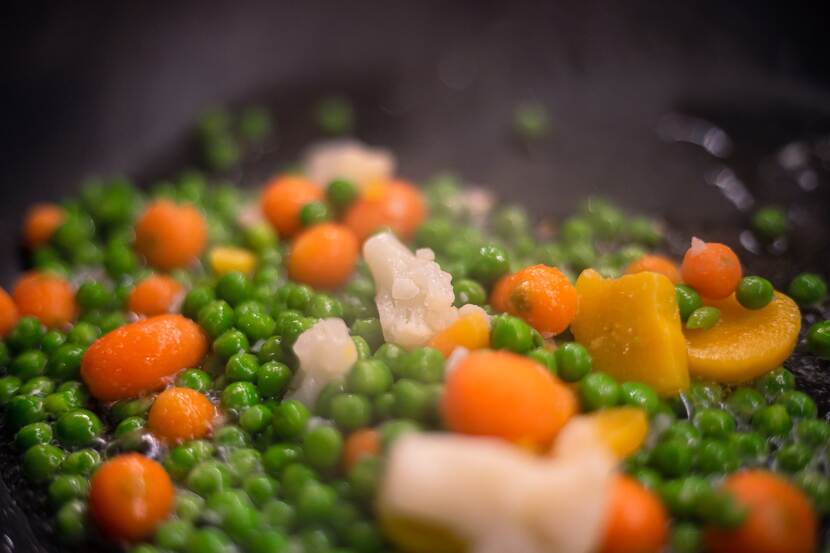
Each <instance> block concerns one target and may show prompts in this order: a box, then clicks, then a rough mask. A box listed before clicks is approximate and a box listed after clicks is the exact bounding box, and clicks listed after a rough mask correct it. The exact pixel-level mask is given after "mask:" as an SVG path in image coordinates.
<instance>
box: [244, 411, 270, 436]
mask: <svg viewBox="0 0 830 553" xmlns="http://www.w3.org/2000/svg"><path fill="white" fill-rule="evenodd" d="M272 417H273V414H272V413H271V410H270V409H269V408H268V407H266V406H265V405H262V404H259V405H253V406H251V407H248V408H247V409H245V410H244V411H243V412H242V414H241V415H240V416H239V425H240V426H241V427H242V428H243V429H244V430H246V431H247V432H251V433H253V434H255V433H257V432H262V431H263V430H265V428H266V427H268V426H269V425H270V424H271V419H272Z"/></svg>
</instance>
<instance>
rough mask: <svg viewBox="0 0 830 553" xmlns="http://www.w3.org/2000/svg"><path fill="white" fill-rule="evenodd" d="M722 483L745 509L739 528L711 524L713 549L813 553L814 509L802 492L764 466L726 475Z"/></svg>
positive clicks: (725, 552) (716, 552)
mask: <svg viewBox="0 0 830 553" xmlns="http://www.w3.org/2000/svg"><path fill="white" fill-rule="evenodd" d="M723 487H724V488H725V489H726V490H729V491H730V492H732V494H733V496H734V497H735V499H736V500H737V502H738V503H739V504H741V505H743V506H744V507H745V508H746V509H747V511H748V512H747V517H746V519H745V520H744V522H743V524H741V525H740V526H739V527H738V528H735V529H732V530H727V529H722V528H710V529H709V530H707V532H706V546H707V549H706V550H707V551H711V552H712V553H812V552H813V551H815V550H816V532H817V523H816V513H815V511H814V510H813V507H812V506H811V504H810V501H809V500H808V499H807V498H806V497H805V496H804V494H803V493H802V492H801V491H800V490H799V489H798V488H796V487H794V486H793V485H792V484H790V483H789V482H787V481H785V480H783V479H782V478H780V477H778V476H776V475H774V474H772V473H770V472H767V471H765V470H748V471H746V472H741V473H737V474H734V475H732V476H730V477H729V478H727V479H726V482H724V485H723Z"/></svg>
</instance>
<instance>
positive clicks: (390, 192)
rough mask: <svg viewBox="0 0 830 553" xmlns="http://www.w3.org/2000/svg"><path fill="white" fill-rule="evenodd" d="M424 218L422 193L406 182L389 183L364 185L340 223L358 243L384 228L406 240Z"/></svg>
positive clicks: (424, 203) (425, 213) (425, 211)
mask: <svg viewBox="0 0 830 553" xmlns="http://www.w3.org/2000/svg"><path fill="white" fill-rule="evenodd" d="M426 215H427V208H426V201H424V196H423V194H421V191H420V190H418V189H417V188H415V187H414V186H412V185H411V184H409V183H408V182H405V181H401V180H392V181H382V182H375V183H372V184H369V185H367V186H365V187H364V189H363V194H362V195H361V197H360V198H359V199H358V200H357V201H356V202H354V203H353V204H352V205H351V206H350V207H349V209H348V211H346V215H345V218H344V220H343V222H344V224H345V225H346V226H347V227H349V228H350V229H352V231H353V232H354V233H355V235H357V238H358V239H359V240H360V241H361V242H363V241H364V240H366V239H367V238H368V237H369V236H371V235H372V234H374V233H375V232H376V231H378V230H380V229H382V228H384V227H388V228H389V229H391V230H392V232H394V233H395V235H397V236H398V237H399V238H401V239H402V240H407V239H409V238H411V237H412V234H413V233H414V232H415V229H416V228H418V226H419V225H420V224H421V223H422V222H423V220H424V218H425V217H426Z"/></svg>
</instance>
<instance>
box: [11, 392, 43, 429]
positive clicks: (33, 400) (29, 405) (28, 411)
mask: <svg viewBox="0 0 830 553" xmlns="http://www.w3.org/2000/svg"><path fill="white" fill-rule="evenodd" d="M45 418H46V410H45V409H44V407H43V398H41V397H39V396H15V397H13V398H12V399H10V400H9V402H8V403H7V404H6V420H7V421H8V422H9V424H11V426H12V428H15V429H17V428H23V427H24V426H26V425H27V424H31V423H33V422H39V421H42V420H43V419H45Z"/></svg>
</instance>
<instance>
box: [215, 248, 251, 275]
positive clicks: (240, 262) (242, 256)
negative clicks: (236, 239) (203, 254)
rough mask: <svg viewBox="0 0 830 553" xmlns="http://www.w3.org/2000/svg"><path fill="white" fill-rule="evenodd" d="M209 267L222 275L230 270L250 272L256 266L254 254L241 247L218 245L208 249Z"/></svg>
mask: <svg viewBox="0 0 830 553" xmlns="http://www.w3.org/2000/svg"><path fill="white" fill-rule="evenodd" d="M208 260H209V261H210V267H211V269H213V272H214V273H216V274H217V275H224V274H225V273H229V272H231V271H239V272H241V273H245V274H249V273H252V272H253V270H254V268H255V267H256V256H255V255H254V254H253V253H251V252H249V251H248V250H245V249H242V248H232V247H227V246H219V247H216V248H213V249H212V250H210V253H209V254H208Z"/></svg>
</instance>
